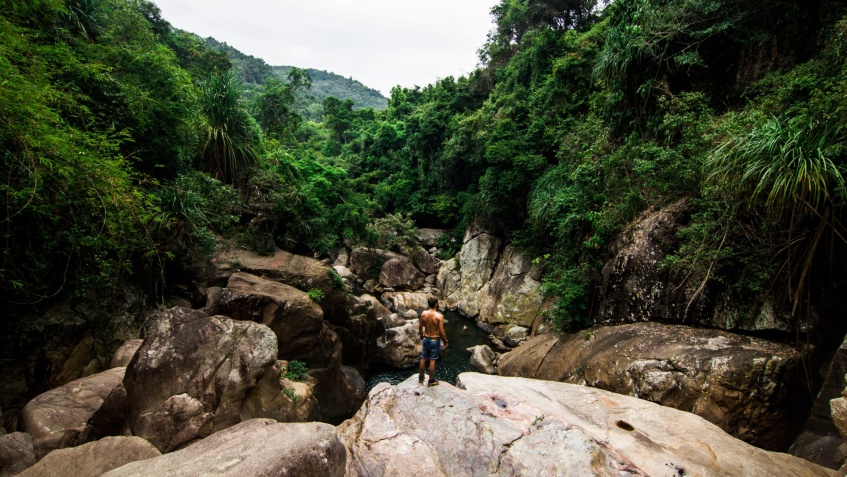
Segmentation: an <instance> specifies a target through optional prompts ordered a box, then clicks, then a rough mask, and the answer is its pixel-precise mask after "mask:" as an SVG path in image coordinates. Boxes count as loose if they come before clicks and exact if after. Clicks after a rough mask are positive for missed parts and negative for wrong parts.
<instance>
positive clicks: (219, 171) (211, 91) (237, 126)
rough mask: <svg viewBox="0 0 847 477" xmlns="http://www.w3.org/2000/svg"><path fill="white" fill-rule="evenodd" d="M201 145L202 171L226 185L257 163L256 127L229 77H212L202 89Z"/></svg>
mask: <svg viewBox="0 0 847 477" xmlns="http://www.w3.org/2000/svg"><path fill="white" fill-rule="evenodd" d="M201 108H202V120H203V123H202V124H203V132H204V137H205V139H204V142H203V149H202V154H201V168H202V169H203V170H204V171H206V172H208V173H209V174H210V175H211V176H212V177H214V178H216V179H219V180H221V181H222V182H224V183H226V184H233V183H235V182H236V181H237V179H238V177H239V174H240V173H241V172H242V171H243V170H244V169H245V168H247V167H249V166H251V165H253V164H254V163H255V161H256V157H257V155H258V153H257V147H258V145H259V141H260V140H259V133H258V126H257V125H256V122H255V121H254V120H253V118H252V117H251V116H250V114H249V113H248V111H247V108H246V106H245V104H244V102H243V100H242V85H241V82H240V81H239V80H238V78H236V77H235V76H234V75H233V74H232V73H230V72H228V73H225V74H222V75H216V76H213V77H212V78H211V79H209V80H208V81H206V82H205V83H204V84H203V85H202V88H201Z"/></svg>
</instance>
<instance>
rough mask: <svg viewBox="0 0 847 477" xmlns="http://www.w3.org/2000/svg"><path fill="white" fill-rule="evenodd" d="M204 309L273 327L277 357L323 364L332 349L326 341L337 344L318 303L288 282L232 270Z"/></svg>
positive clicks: (316, 364)
mask: <svg viewBox="0 0 847 477" xmlns="http://www.w3.org/2000/svg"><path fill="white" fill-rule="evenodd" d="M207 310H208V311H209V312H210V313H213V314H221V315H225V316H228V317H230V318H232V319H235V320H245V321H255V322H257V323H261V324H263V325H265V326H267V327H268V328H270V329H271V330H273V332H274V334H275V335H276V338H277V343H278V347H279V358H280V359H286V360H292V359H296V360H299V361H305V362H307V363H309V364H310V365H312V366H324V365H327V364H328V363H329V360H330V359H331V357H332V355H333V353H334V352H335V350H334V349H333V348H334V347H330V346H328V342H332V341H336V343H335V345H337V340H334V339H332V337H330V336H329V335H330V334H334V333H332V331H331V330H330V328H329V327H328V326H327V324H326V323H325V322H324V315H323V310H321V307H320V306H318V304H317V303H315V302H314V301H312V300H311V299H309V297H308V296H307V295H306V293H305V292H303V291H301V290H299V289H297V288H294V287H292V286H289V285H285V284H282V283H279V282H275V281H271V280H267V279H264V278H260V277H258V276H256V275H251V274H249V273H243V272H237V273H233V274H232V276H230V277H229V281H228V283H227V286H226V288H224V289H222V290H221V293H220V294H219V295H218V296H217V300H215V301H214V302H213V303H211V304H209V305H207Z"/></svg>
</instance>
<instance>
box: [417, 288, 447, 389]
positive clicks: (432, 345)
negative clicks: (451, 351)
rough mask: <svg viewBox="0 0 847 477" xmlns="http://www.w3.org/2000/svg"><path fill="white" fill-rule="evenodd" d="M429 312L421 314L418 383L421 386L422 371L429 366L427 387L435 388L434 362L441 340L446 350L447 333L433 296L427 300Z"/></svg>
mask: <svg viewBox="0 0 847 477" xmlns="http://www.w3.org/2000/svg"><path fill="white" fill-rule="evenodd" d="M427 303H428V304H429V310H426V311H425V312H423V313H421V319H420V321H419V329H418V331H420V335H421V340H423V346H422V347H421V367H420V372H419V373H418V383H420V384H423V381H424V369H426V365H425V364H424V362H428V364H429V385H430V386H436V385H437V384H438V381H436V380H435V362H436V361H437V360H438V352H439V351H440V350H441V339H442V338H443V339H444V348H447V333H446V332H445V331H444V315H442V314H441V313H439V312H438V298H435V297H434V296H431V297H429V299H428V300H427Z"/></svg>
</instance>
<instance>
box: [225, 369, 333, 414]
mask: <svg viewBox="0 0 847 477" xmlns="http://www.w3.org/2000/svg"><path fill="white" fill-rule="evenodd" d="M287 369H288V362H287V361H277V362H276V364H274V365H273V366H271V367H270V368H269V369H268V370H267V371H266V372H265V374H264V375H263V376H262V377H261V378H259V381H258V382H257V383H256V386H255V387H253V388H252V389H251V390H250V391H248V392H247V394H246V395H245V396H244V400H242V401H241V419H243V420H247V419H254V418H270V419H275V420H277V421H280V422H309V421H315V420H317V419H318V415H319V414H318V401H317V398H316V397H315V392H314V389H315V380H314V379H307V380H306V381H305V382H300V381H291V380H289V379H286V378H285V377H284V376H285V373H286V371H287Z"/></svg>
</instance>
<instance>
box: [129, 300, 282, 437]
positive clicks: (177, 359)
mask: <svg viewBox="0 0 847 477" xmlns="http://www.w3.org/2000/svg"><path fill="white" fill-rule="evenodd" d="M276 354H277V344H276V336H275V335H274V333H273V332H272V331H271V330H270V329H269V328H268V327H266V326H264V325H259V324H256V323H251V322H243V321H234V320H231V319H229V318H226V317H222V316H213V317H209V316H207V315H206V314H205V313H203V312H201V311H196V310H189V309H187V308H172V309H170V310H167V311H165V312H164V313H162V315H161V316H160V318H159V320H158V321H156V323H155V324H154V326H153V328H152V329H151V330H150V333H149V335H148V336H147V339H145V340H144V344H142V345H141V348H139V350H138V353H137V355H136V358H135V359H133V361H132V363H131V364H130V366H129V367H128V368H127V372H126V377H125V378H124V381H123V386H124V388H125V391H126V411H127V416H126V419H125V421H124V433H125V434H130V433H131V434H133V435H136V436H140V437H143V438H145V439H147V440H148V441H150V442H151V443H152V444H153V445H154V446H156V448H158V449H159V450H160V451H162V452H170V451H172V450H174V449H177V448H179V447H182V446H184V445H185V444H187V443H189V442H191V441H193V440H195V439H199V438H203V437H206V436H209V435H210V434H212V433H214V432H217V431H220V430H222V429H225V428H227V427H230V426H232V425H235V424H237V423H239V422H241V416H240V411H241V406H242V401H243V400H244V398H245V394H246V393H247V391H248V390H250V389H251V388H253V387H254V386H255V385H256V382H257V381H258V380H259V378H260V377H262V376H263V375H264V374H265V372H266V371H267V370H268V369H269V368H270V367H271V366H272V365H273V364H274V362H275V360H276Z"/></svg>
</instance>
